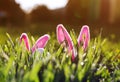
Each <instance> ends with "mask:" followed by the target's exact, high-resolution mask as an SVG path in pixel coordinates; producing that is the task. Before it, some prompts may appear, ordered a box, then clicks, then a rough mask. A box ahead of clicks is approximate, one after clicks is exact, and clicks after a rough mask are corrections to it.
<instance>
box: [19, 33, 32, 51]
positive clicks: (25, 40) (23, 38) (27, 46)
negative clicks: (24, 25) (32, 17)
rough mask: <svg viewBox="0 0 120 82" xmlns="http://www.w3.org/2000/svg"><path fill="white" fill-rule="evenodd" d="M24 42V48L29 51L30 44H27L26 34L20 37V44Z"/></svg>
mask: <svg viewBox="0 0 120 82" xmlns="http://www.w3.org/2000/svg"><path fill="white" fill-rule="evenodd" d="M22 40H24V43H25V46H26V48H27V50H28V51H30V44H29V39H28V36H27V34H26V33H22V34H21V36H20V43H21V42H22Z"/></svg>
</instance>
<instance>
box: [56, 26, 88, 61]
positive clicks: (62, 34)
mask: <svg viewBox="0 0 120 82" xmlns="http://www.w3.org/2000/svg"><path fill="white" fill-rule="evenodd" d="M57 40H58V42H59V43H60V44H61V43H63V42H64V43H65V45H66V46H67V47H68V52H69V53H71V54H72V61H74V60H75V57H76V56H77V53H76V50H75V47H74V44H73V41H72V38H71V37H70V35H69V33H68V32H67V30H66V29H65V27H64V26H63V25H62V24H59V25H58V26H57ZM89 41H90V32H89V27H88V26H87V25H84V26H83V27H82V28H81V31H80V34H79V36H78V39H77V42H78V46H80V44H83V45H82V47H83V49H84V51H86V49H87V47H88V44H89Z"/></svg>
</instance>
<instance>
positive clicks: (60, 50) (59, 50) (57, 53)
mask: <svg viewBox="0 0 120 82" xmlns="http://www.w3.org/2000/svg"><path fill="white" fill-rule="evenodd" d="M62 50H63V46H62V45H60V47H59V49H58V51H57V52H56V54H55V55H56V56H57V57H58V56H59V55H60V54H61V52H62Z"/></svg>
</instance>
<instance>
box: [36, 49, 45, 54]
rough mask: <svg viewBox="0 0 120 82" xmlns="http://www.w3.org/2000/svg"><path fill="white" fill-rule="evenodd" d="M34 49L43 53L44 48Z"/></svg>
mask: <svg viewBox="0 0 120 82" xmlns="http://www.w3.org/2000/svg"><path fill="white" fill-rule="evenodd" d="M36 51H37V52H39V53H40V54H43V52H44V49H43V48H38V49H36Z"/></svg>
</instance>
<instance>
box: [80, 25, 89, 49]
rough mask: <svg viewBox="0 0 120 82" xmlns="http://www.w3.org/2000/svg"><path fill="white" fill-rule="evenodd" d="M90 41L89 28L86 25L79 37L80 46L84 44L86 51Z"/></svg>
mask: <svg viewBox="0 0 120 82" xmlns="http://www.w3.org/2000/svg"><path fill="white" fill-rule="evenodd" d="M89 41H90V32H89V26H87V25H84V26H83V27H82V29H81V31H80V34H79V36H78V45H79V46H80V44H81V43H82V44H83V49H84V50H86V48H87V47H88V44H89Z"/></svg>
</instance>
